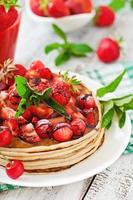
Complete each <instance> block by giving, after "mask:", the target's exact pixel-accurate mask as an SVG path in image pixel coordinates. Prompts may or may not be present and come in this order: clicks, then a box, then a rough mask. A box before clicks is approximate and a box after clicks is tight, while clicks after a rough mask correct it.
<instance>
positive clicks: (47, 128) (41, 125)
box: [35, 119, 52, 138]
mask: <svg viewBox="0 0 133 200" xmlns="http://www.w3.org/2000/svg"><path fill="white" fill-rule="evenodd" d="M35 130H36V132H37V134H38V135H39V136H40V137H41V138H49V137H50V133H51V131H52V124H51V122H50V121H49V120H47V119H42V120H39V121H38V122H37V123H36V125H35Z"/></svg>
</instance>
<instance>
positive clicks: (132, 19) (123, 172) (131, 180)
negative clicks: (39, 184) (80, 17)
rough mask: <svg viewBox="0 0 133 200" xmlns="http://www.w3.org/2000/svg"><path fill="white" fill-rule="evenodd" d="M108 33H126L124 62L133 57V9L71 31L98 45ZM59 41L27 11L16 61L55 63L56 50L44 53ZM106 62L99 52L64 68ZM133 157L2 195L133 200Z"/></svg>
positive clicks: (9, 199) (0, 197)
mask: <svg viewBox="0 0 133 200" xmlns="http://www.w3.org/2000/svg"><path fill="white" fill-rule="evenodd" d="M105 36H114V37H118V36H123V37H124V39H125V51H124V53H123V55H122V56H121V58H120V61H132V59H133V11H129V10H127V11H124V12H122V13H120V14H119V16H118V17H117V21H116V23H115V25H114V26H112V27H110V28H107V29H106V28H105V29H104V28H103V29H99V28H95V27H93V25H88V26H87V27H85V28H84V29H83V30H82V31H79V32H76V33H73V34H69V37H70V39H71V40H72V41H82V42H86V43H90V44H91V45H92V46H94V47H95V48H96V47H97V44H98V42H99V41H100V39H101V38H103V37H105ZM52 41H58V38H57V37H56V36H55V35H54V34H53V33H52V32H51V31H50V30H47V27H45V26H44V27H42V26H40V25H39V24H37V23H35V22H33V21H31V19H30V18H29V17H28V16H27V15H26V14H25V13H24V15H23V20H22V26H21V31H20V36H19V41H18V46H17V53H16V62H18V63H22V64H24V65H26V66H27V67H28V66H29V64H30V63H31V62H32V61H33V60H36V59H41V60H43V61H44V62H45V63H46V65H47V66H53V67H54V64H53V57H54V56H55V55H56V53H55V52H53V53H51V54H49V55H48V56H46V55H44V53H43V49H44V46H45V45H46V44H48V43H49V42H52ZM101 66H103V67H110V66H109V65H103V64H102V63H100V62H99V61H98V60H97V57H96V55H95V54H91V55H90V56H88V57H87V58H83V59H78V58H77V59H72V60H71V61H69V62H68V63H67V64H65V65H64V67H62V69H70V70H72V71H76V72H78V73H80V71H81V70H85V69H93V68H99V67H101ZM132 196H133V156H132V155H126V156H121V158H119V160H118V161H117V162H115V163H114V164H113V165H112V166H111V167H109V168H107V169H106V170H104V171H103V172H101V173H100V174H98V175H96V176H94V177H92V178H89V179H87V180H84V181H81V182H77V183H74V184H69V185H65V186H60V187H51V188H22V189H18V190H14V191H10V192H4V193H1V194H0V200H81V199H84V200H105V199H108V200H132V199H133V197H132Z"/></svg>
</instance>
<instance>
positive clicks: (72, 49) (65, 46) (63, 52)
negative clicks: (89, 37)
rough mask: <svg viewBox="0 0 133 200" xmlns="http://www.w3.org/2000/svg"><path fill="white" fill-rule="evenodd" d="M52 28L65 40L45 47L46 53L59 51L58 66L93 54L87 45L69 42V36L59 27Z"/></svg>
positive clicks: (56, 61)
mask: <svg viewBox="0 0 133 200" xmlns="http://www.w3.org/2000/svg"><path fill="white" fill-rule="evenodd" d="M52 28H53V30H54V32H55V34H56V35H58V36H59V37H60V38H61V39H62V40H63V43H58V42H55V43H51V44H49V45H47V46H46V47H45V49H44V52H45V53H46V54H48V53H50V52H51V51H54V50H57V51H58V56H57V57H56V59H55V65H56V66H59V65H61V64H63V63H65V62H67V61H68V60H69V59H70V58H71V57H85V56H87V54H88V53H91V52H93V49H92V47H90V46H89V45H87V44H84V43H73V42H69V41H68V38H67V35H66V34H65V33H64V32H63V30H61V29H60V28H59V27H58V26H57V25H55V24H53V25H52Z"/></svg>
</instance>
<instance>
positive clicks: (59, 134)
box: [53, 123, 73, 142]
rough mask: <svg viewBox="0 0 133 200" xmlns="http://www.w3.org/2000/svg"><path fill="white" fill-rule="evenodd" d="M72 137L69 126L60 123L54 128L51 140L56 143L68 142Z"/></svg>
mask: <svg viewBox="0 0 133 200" xmlns="http://www.w3.org/2000/svg"><path fill="white" fill-rule="evenodd" d="M72 137H73V132H72V130H71V127H70V125H69V124H67V123H60V124H58V125H57V126H56V127H55V131H54V133H53V138H54V139H55V140H57V141H58V142H66V141H69V140H71V139H72Z"/></svg>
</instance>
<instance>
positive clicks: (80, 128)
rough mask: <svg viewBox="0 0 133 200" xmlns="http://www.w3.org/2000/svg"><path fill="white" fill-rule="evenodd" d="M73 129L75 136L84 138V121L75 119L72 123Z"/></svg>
mask: <svg viewBox="0 0 133 200" xmlns="http://www.w3.org/2000/svg"><path fill="white" fill-rule="evenodd" d="M71 129H72V131H73V134H74V136H82V135H83V133H84V132H85V129H86V124H85V122H84V121H83V120H82V119H75V120H73V121H72V122H71Z"/></svg>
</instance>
